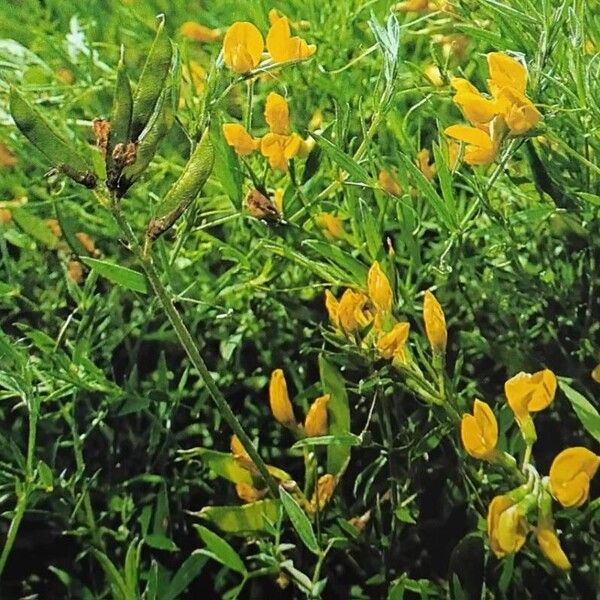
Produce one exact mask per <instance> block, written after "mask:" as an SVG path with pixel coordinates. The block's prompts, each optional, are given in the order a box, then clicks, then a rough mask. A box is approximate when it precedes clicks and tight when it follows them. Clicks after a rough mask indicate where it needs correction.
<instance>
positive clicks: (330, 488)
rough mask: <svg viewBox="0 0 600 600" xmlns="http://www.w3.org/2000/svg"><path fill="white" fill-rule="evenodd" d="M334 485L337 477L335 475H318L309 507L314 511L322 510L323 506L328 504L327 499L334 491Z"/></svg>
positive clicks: (329, 498) (328, 499)
mask: <svg viewBox="0 0 600 600" xmlns="http://www.w3.org/2000/svg"><path fill="white" fill-rule="evenodd" d="M336 485H337V478H336V477H335V475H331V473H327V474H325V475H322V476H321V477H319V480H318V481H317V485H316V487H315V491H314V493H313V497H312V499H311V501H310V504H311V508H312V509H313V510H314V511H317V510H323V509H324V508H325V506H327V505H328V504H329V501H330V500H331V498H332V496H333V493H334V492H335V487H336Z"/></svg>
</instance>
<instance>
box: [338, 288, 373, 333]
mask: <svg viewBox="0 0 600 600" xmlns="http://www.w3.org/2000/svg"><path fill="white" fill-rule="evenodd" d="M368 303H369V298H368V297H367V296H366V295H365V294H363V293H362V292H354V291H353V290H346V291H345V292H344V293H343V294H342V297H341V298H340V301H339V305H338V319H339V324H340V327H341V328H342V329H343V330H344V331H346V333H352V332H353V331H355V330H356V329H359V328H362V327H366V326H367V325H368V324H369V323H371V321H372V320H373V314H372V313H371V311H370V310H368V308H367V305H368Z"/></svg>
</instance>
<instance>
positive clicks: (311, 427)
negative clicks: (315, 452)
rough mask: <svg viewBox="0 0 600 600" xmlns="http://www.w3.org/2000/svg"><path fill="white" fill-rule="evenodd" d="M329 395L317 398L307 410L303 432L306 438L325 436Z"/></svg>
mask: <svg viewBox="0 0 600 600" xmlns="http://www.w3.org/2000/svg"><path fill="white" fill-rule="evenodd" d="M328 402H329V394H326V395H325V396H320V397H319V398H317V399H316V400H315V401H314V402H313V403H312V404H311V405H310V408H309V409H308V412H307V413H306V419H305V421H304V431H305V433H306V435H307V436H308V437H318V436H320V435H327V403H328Z"/></svg>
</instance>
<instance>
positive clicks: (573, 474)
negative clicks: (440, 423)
mask: <svg viewBox="0 0 600 600" xmlns="http://www.w3.org/2000/svg"><path fill="white" fill-rule="evenodd" d="M504 391H505V395H506V400H507V402H508V405H509V406H510V408H511V409H512V411H513V413H514V416H515V421H516V423H517V425H518V426H519V429H520V430H521V433H522V435H523V438H524V440H525V442H526V444H527V452H526V458H525V464H524V467H523V471H524V473H526V474H527V475H528V478H527V481H526V483H524V484H523V485H521V486H519V487H517V488H516V489H513V490H511V491H510V492H508V493H506V494H501V495H498V496H496V497H495V498H493V500H492V501H491V502H490V505H489V508H488V516H487V527H488V536H489V543H490V548H491V549H492V551H493V552H494V554H495V555H496V556H497V557H498V558H502V557H504V556H506V555H507V554H511V553H514V552H517V551H518V550H520V549H521V547H522V546H523V544H524V543H525V541H526V539H527V535H528V533H529V532H530V531H531V530H534V531H535V535H536V538H537V541H538V544H539V546H540V549H541V551H542V552H543V554H544V555H545V556H546V557H547V558H548V560H550V561H551V562H552V563H553V564H554V565H556V566H557V567H558V568H560V569H563V570H567V569H569V568H570V567H571V565H570V563H569V560H568V558H567V556H566V555H565V553H564V551H563V549H562V548H561V546H560V542H559V539H558V536H557V534H556V530H555V528H554V519H553V517H552V498H554V499H555V500H557V501H558V502H559V503H560V504H561V505H562V506H563V507H565V508H570V507H578V506H581V505H582V504H583V503H584V502H585V501H586V500H587V498H588V496H589V488H590V480H591V479H592V477H593V476H594V475H595V473H596V471H597V470H598V467H599V466H600V456H597V455H596V454H594V453H593V452H591V451H590V450H588V449H587V448H582V447H574V448H567V449H566V450H563V451H562V452H560V453H559V454H558V455H557V456H556V458H555V459H554V461H553V462H552V465H551V467H550V474H549V476H548V477H543V478H541V477H540V476H539V475H538V473H537V471H536V470H535V468H534V467H533V466H532V465H531V464H529V456H530V452H531V447H532V445H533V443H534V442H535V440H536V438H537V436H536V432H535V427H534V424H533V420H532V417H531V413H534V412H538V411H540V410H543V409H544V408H546V407H547V406H549V405H550V403H551V402H552V400H553V399H554V395H555V393H556V376H555V375H554V373H553V372H552V371H550V370H549V369H544V370H542V371H538V372H537V373H533V374H529V373H519V374H517V375H515V376H514V377H512V378H511V379H509V380H508V381H507V382H506V384H505V386H504ZM460 434H461V440H462V444H463V446H464V448H465V450H466V452H467V453H468V454H469V455H471V456H473V457H474V458H477V459H480V460H486V461H488V462H491V463H496V464H501V465H503V466H504V467H506V468H509V469H511V468H512V469H513V470H514V471H516V461H515V460H514V459H513V458H512V457H511V456H509V455H508V454H507V453H505V452H501V451H500V450H499V449H498V448H497V444H498V422H497V420H496V417H495V416H494V413H493V411H492V409H491V408H490V407H489V406H488V405H487V404H486V403H485V402H482V401H481V400H475V403H474V406H473V414H465V415H463V417H462V420H461V424H460ZM517 474H518V475H519V476H520V477H521V478H523V475H522V474H521V473H520V472H518V473H517ZM534 515H537V519H536V521H537V524H536V526H535V527H532V526H531V525H530V523H529V517H531V516H534Z"/></svg>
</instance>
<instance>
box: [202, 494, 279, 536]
mask: <svg viewBox="0 0 600 600" xmlns="http://www.w3.org/2000/svg"><path fill="white" fill-rule="evenodd" d="M280 510H281V503H280V502H279V500H259V501H258V502H251V503H250V504H244V505H243V506H206V507H204V508H203V509H202V510H201V511H199V512H197V513H194V514H196V516H198V517H200V518H202V519H206V520H207V521H209V522H210V523H213V524H214V525H216V526H217V527H218V528H219V529H221V530H222V531H226V532H227V533H235V534H247V533H248V532H266V531H267V527H266V523H265V519H266V520H268V521H270V522H271V523H275V522H276V521H277V520H278V519H279V515H280Z"/></svg>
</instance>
